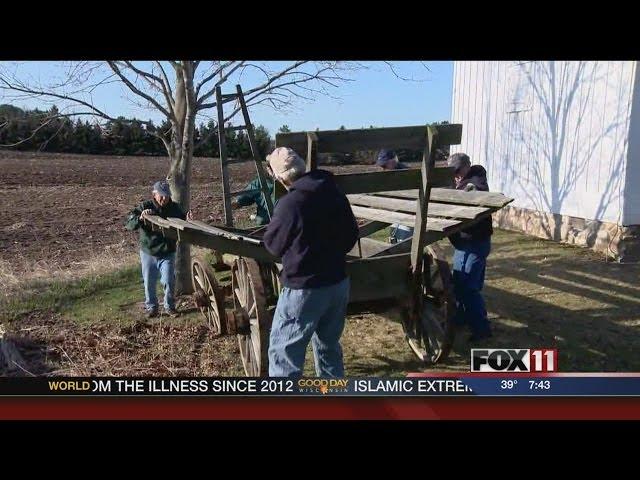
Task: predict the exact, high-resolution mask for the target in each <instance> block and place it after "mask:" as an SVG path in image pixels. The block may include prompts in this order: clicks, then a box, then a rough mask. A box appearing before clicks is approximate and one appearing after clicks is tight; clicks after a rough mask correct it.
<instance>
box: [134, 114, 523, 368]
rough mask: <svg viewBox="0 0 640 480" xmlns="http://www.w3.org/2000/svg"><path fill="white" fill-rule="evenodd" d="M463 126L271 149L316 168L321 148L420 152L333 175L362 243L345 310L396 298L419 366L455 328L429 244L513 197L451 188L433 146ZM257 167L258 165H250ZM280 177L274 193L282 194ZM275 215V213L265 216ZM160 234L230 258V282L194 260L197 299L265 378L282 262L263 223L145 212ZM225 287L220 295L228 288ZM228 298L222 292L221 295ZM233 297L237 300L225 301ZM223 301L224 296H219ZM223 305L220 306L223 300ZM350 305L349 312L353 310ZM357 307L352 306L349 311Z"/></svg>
mask: <svg viewBox="0 0 640 480" xmlns="http://www.w3.org/2000/svg"><path fill="white" fill-rule="evenodd" d="M461 137H462V125H438V126H412V127H394V128H379V129H362V130H334V131H324V132H296V133H286V134H278V135H277V136H276V145H277V146H278V147H280V146H287V147H290V148H292V149H294V150H295V151H296V152H298V153H299V154H301V155H302V156H305V153H306V160H307V169H308V170H311V169H314V168H317V165H316V164H317V155H318V153H351V152H356V151H363V150H377V149H381V148H387V149H396V150H397V149H411V150H422V151H423V152H424V154H423V159H422V162H421V163H420V168H410V169H405V170H395V171H374V172H365V173H349V174H336V175H335V177H334V178H335V180H336V183H337V184H338V186H339V187H340V188H341V190H342V191H343V192H344V193H345V194H346V195H347V198H348V199H349V202H350V204H351V208H352V210H353V213H354V215H355V216H356V217H357V218H358V219H360V221H361V222H362V224H361V225H360V227H359V235H358V237H359V240H358V242H357V243H356V245H355V246H354V248H353V249H352V250H351V252H349V254H348V255H347V272H348V274H349V276H350V278H351V291H350V299H349V302H350V308H351V307H353V308H355V309H356V310H357V309H358V307H359V306H363V305H364V306H366V307H367V308H369V307H370V306H371V305H372V304H373V303H375V302H376V301H381V303H384V302H388V301H389V300H391V301H393V302H395V303H396V304H397V305H399V306H400V307H401V310H402V312H403V313H402V326H403V329H404V331H405V336H406V339H407V341H408V343H409V346H410V348H411V349H412V350H413V352H414V353H415V354H416V355H417V356H418V358H420V359H422V360H424V361H425V362H438V361H440V360H441V359H443V358H446V356H447V354H448V352H449V350H450V348H451V345H452V341H453V334H454V331H455V328H454V326H453V323H452V321H451V318H452V313H453V309H454V308H455V300H454V299H453V298H452V295H453V294H452V287H451V271H450V267H449V264H448V263H447V260H446V258H444V254H443V253H442V252H441V251H440V250H439V249H438V248H437V246H436V245H434V243H435V242H437V241H438V240H441V239H443V238H446V237H448V236H450V235H452V234H454V233H456V232H459V231H460V230H463V229H465V228H467V227H469V226H471V225H473V224H474V223H477V222H478V221H480V220H482V219H484V218H486V217H487V216H489V215H491V214H492V213H493V212H495V211H497V210H499V209H500V208H503V207H504V206H505V205H507V204H508V203H510V202H511V201H512V200H513V199H511V198H507V197H505V196H504V195H502V194H500V193H493V192H479V191H472V192H463V191H458V190H455V189H453V188H452V187H453V184H454V179H453V174H454V172H453V169H451V168H448V167H443V166H439V165H437V164H436V162H435V152H436V150H437V148H441V147H448V146H450V145H455V144H459V143H460V140H461ZM256 168H257V169H258V171H259V172H261V170H262V166H261V164H260V162H256ZM279 185H280V184H279V183H278V182H276V184H275V187H276V198H278V196H279V192H278V188H279ZM269 215H271V212H269ZM146 221H147V222H148V223H149V224H150V225H151V226H152V228H154V229H159V230H161V231H162V232H163V234H164V235H166V236H168V237H172V238H176V239H177V240H180V241H184V242H187V243H190V244H193V245H197V246H200V247H204V248H207V249H210V250H213V251H215V252H217V253H219V254H228V255H226V256H225V259H224V261H225V263H226V262H227V258H226V257H232V258H231V260H229V263H230V265H229V264H228V265H227V266H228V267H230V268H231V284H232V288H230V289H228V290H225V289H223V288H221V287H220V285H218V280H216V278H215V275H214V273H213V270H214V269H212V267H211V266H210V265H206V264H205V263H206V262H204V261H203V260H201V259H194V260H193V262H192V273H193V281H194V289H196V295H195V296H196V304H197V305H198V306H199V308H200V309H201V310H202V312H203V314H204V315H205V316H206V317H207V319H208V321H209V323H210V325H211V326H212V328H213V330H214V331H215V332H216V333H220V334H236V335H237V336H238V340H239V342H240V350H241V357H242V360H243V365H244V367H245V371H246V373H247V375H264V374H265V372H266V367H267V363H268V361H267V358H266V351H267V350H266V349H267V347H268V340H269V339H268V332H269V330H270V327H271V314H270V313H269V311H268V308H267V307H274V306H275V303H276V301H277V296H278V295H279V292H280V288H279V283H278V282H279V281H278V279H277V277H278V275H277V273H276V274H275V275H274V272H277V270H278V269H279V267H280V259H279V258H276V257H274V256H273V255H271V254H270V253H269V252H268V251H267V249H266V248H265V246H264V243H263V241H262V234H263V233H264V229H265V227H260V228H254V229H247V230H242V229H237V228H233V227H231V226H212V225H207V224H205V223H203V222H199V221H185V220H180V219H176V218H167V219H162V218H159V217H148V218H147V220H146ZM396 223H397V224H401V225H406V226H410V227H413V228H414V234H413V236H412V237H411V238H409V239H406V240H403V241H401V242H399V243H395V244H390V243H386V242H382V241H379V240H375V239H373V238H370V236H371V235H372V234H374V233H375V232H377V231H379V230H381V229H383V228H386V227H387V226H388V225H391V224H396ZM225 292H226V293H225ZM227 297H228V298H227ZM231 297H232V300H233V305H231V304H230V301H231ZM225 298H227V300H225ZM225 302H226V303H225ZM353 308H351V309H352V310H353ZM354 311H355V310H354Z"/></svg>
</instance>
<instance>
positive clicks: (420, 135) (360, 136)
mask: <svg viewBox="0 0 640 480" xmlns="http://www.w3.org/2000/svg"><path fill="white" fill-rule="evenodd" d="M436 129H437V130H438V133H439V134H440V137H439V142H438V145H439V146H445V145H457V144H459V143H460V140H461V138H462V125H460V124H450V125H438V126H436ZM314 133H315V134H316V135H317V136H318V153H353V152H357V151H362V150H380V149H382V148H388V149H408V150H420V151H421V150H423V149H424V147H425V143H426V138H427V126H426V125H415V126H409V127H390V128H364V129H354V130H322V131H316V132H314ZM306 135H307V132H291V133H279V134H277V135H276V146H277V147H289V148H292V149H293V150H295V151H296V152H297V153H298V154H302V153H304V152H306V147H307V137H306Z"/></svg>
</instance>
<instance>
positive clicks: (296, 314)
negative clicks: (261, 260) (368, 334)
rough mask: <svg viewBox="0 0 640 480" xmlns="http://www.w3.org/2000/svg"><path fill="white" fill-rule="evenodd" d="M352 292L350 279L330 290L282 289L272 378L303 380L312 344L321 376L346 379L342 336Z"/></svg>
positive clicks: (272, 351)
mask: <svg viewBox="0 0 640 480" xmlns="http://www.w3.org/2000/svg"><path fill="white" fill-rule="evenodd" d="M349 290H350V282H349V278H348V277H347V278H345V279H344V280H342V281H341V282H339V283H336V284H335V285H330V286H328V287H320V288H303V289H291V288H287V287H285V288H283V289H282V292H281V293H280V297H279V298H278V305H277V306H276V311H275V313H274V316H273V324H272V326H271V337H270V342H269V376H270V377H301V376H302V371H303V368H304V358H305V354H306V352H307V346H308V345H309V341H311V343H312V346H313V357H314V360H315V366H316V374H317V376H318V377H342V376H344V365H343V361H342V347H341V346H340V336H341V335H342V330H343V329H344V320H345V315H346V313H347V304H348V303H349Z"/></svg>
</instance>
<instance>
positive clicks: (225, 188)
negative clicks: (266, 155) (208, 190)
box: [216, 85, 273, 227]
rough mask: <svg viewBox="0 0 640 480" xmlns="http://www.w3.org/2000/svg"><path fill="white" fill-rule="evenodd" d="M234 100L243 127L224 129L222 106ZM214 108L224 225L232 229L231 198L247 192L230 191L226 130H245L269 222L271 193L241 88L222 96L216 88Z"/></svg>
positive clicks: (220, 90) (271, 207)
mask: <svg viewBox="0 0 640 480" xmlns="http://www.w3.org/2000/svg"><path fill="white" fill-rule="evenodd" d="M234 100H237V101H238V102H239V103H240V108H241V109H242V116H243V117H244V125H237V126H230V127H226V128H225V125H224V107H223V105H224V104H225V103H227V102H232V101H234ZM216 106H217V109H218V145H219V148H220V170H221V175H222V198H223V201H224V223H225V225H226V226H228V227H233V212H232V211H231V198H232V197H235V196H238V195H241V194H243V193H245V192H248V190H239V191H237V192H232V191H230V190H231V189H230V186H229V170H228V166H229V163H231V162H229V160H228V158H227V143H226V137H225V133H226V131H227V130H228V131H233V130H246V132H247V136H248V137H249V146H250V147H251V156H252V158H253V162H254V164H255V166H256V172H257V174H258V179H259V180H260V191H261V193H262V195H263V196H264V200H265V203H266V205H267V213H268V215H269V220H271V216H272V215H273V202H272V200H271V193H270V192H269V187H268V185H267V175H266V174H265V171H264V168H263V166H262V159H261V158H260V153H259V152H258V144H257V143H256V138H255V131H254V128H253V124H252V123H251V119H250V118H249V110H248V109H247V104H246V103H245V100H244V94H243V93H242V88H241V87H240V85H236V93H231V94H227V95H223V94H222V89H221V87H219V86H218V87H216Z"/></svg>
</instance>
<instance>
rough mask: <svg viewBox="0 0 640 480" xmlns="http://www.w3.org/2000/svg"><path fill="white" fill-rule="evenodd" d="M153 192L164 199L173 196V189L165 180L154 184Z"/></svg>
mask: <svg viewBox="0 0 640 480" xmlns="http://www.w3.org/2000/svg"><path fill="white" fill-rule="evenodd" d="M153 192H154V193H157V194H159V195H162V196H163V197H170V196H171V187H169V183H167V182H166V181H164V180H160V181H158V182H156V183H154V184H153Z"/></svg>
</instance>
